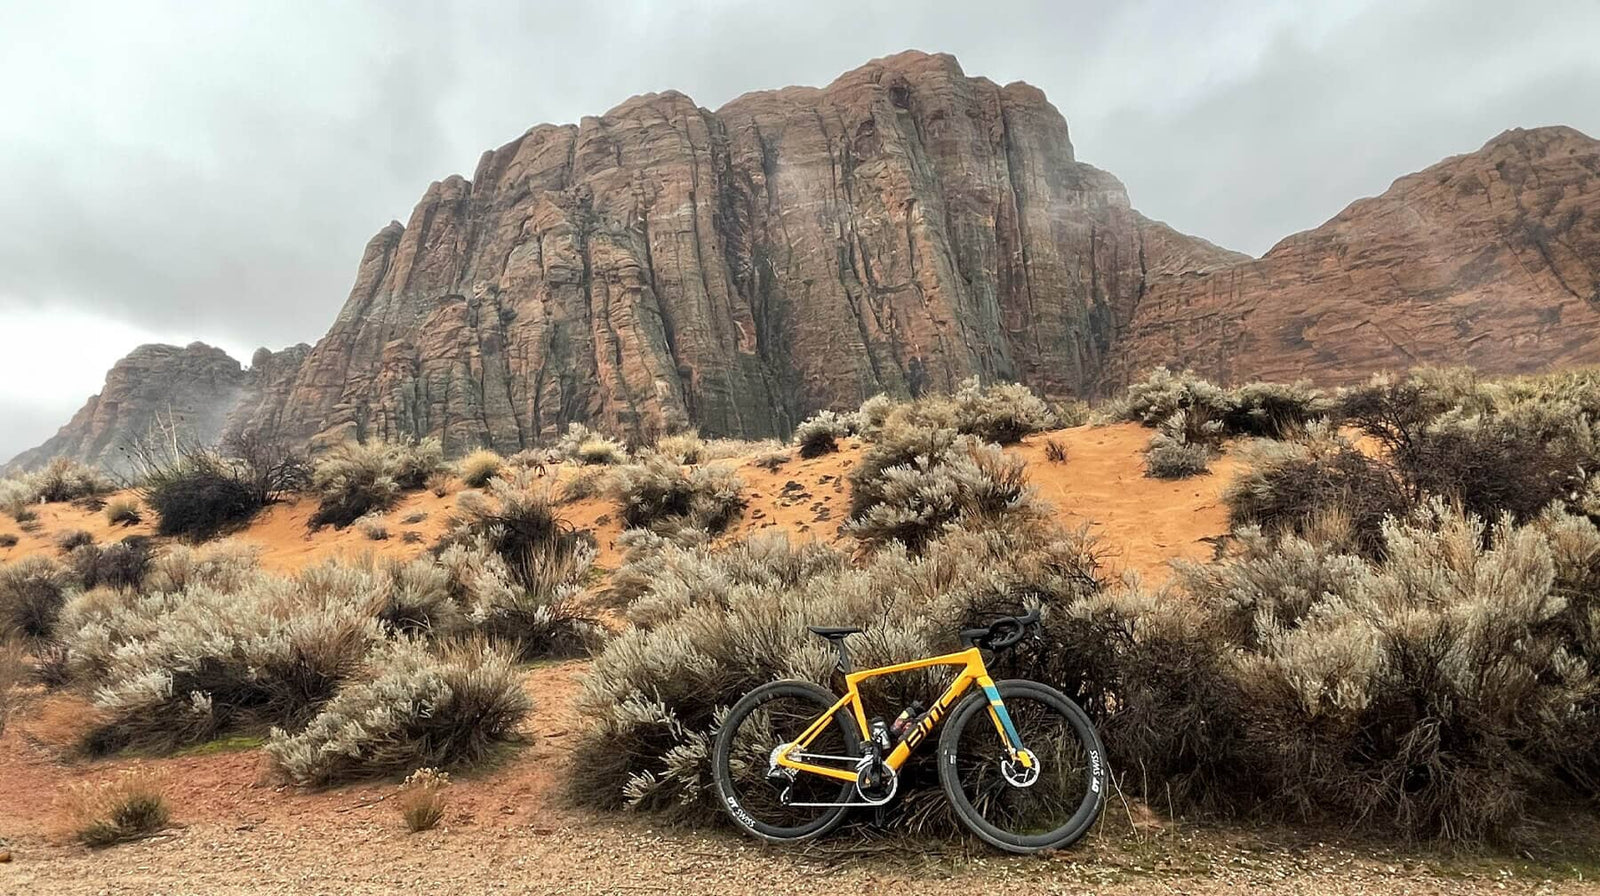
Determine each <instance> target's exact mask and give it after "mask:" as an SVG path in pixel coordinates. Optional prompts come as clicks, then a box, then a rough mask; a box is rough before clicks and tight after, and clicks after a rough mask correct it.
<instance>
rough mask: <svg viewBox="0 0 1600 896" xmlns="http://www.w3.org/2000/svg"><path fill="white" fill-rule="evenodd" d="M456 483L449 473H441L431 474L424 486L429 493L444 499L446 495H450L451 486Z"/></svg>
mask: <svg viewBox="0 0 1600 896" xmlns="http://www.w3.org/2000/svg"><path fill="white" fill-rule="evenodd" d="M454 482H455V480H454V479H452V478H451V476H450V474H449V473H442V472H441V473H432V474H429V476H428V479H427V481H426V482H425V483H424V485H425V486H426V488H427V489H428V491H430V492H432V493H433V496H434V497H435V498H443V497H444V496H445V495H448V494H450V486H451V485H452V484H453V483H454Z"/></svg>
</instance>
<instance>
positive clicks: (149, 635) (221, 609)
mask: <svg viewBox="0 0 1600 896" xmlns="http://www.w3.org/2000/svg"><path fill="white" fill-rule="evenodd" d="M338 585H345V586H348V587H343V588H341V587H336V586H338ZM370 588H371V583H370V580H366V579H363V578H362V577H359V576H348V577H345V578H343V579H336V578H334V577H332V576H330V575H328V574H327V573H326V572H325V571H324V570H320V569H318V568H315V567H313V568H312V569H310V570H307V571H305V572H302V573H301V574H300V575H298V576H296V577H294V578H280V577H274V576H266V575H259V574H258V575H251V576H247V577H245V578H244V579H243V580H242V581H240V582H238V583H237V587H236V588H234V589H232V590H226V591H225V590H220V589H218V588H215V587H212V586H211V585H209V584H208V583H205V582H202V581H198V580H196V581H194V582H191V583H189V584H187V585H186V586H185V587H184V588H183V589H182V590H181V591H177V592H147V593H142V594H115V593H111V592H106V591H103V590H102V591H95V592H88V593H86V594H85V595H83V598H82V599H81V600H80V601H76V602H75V603H74V605H73V606H70V607H69V608H68V610H67V611H66V612H65V613H64V614H63V616H64V621H70V623H71V624H70V625H63V626H62V629H63V631H62V635H61V638H62V642H63V644H64V645H65V647H66V649H67V655H68V664H69V666H70V667H71V668H72V669H73V670H74V673H75V677H76V678H77V679H78V682H79V683H80V684H81V685H83V686H84V687H85V688H86V689H87V690H89V691H90V692H92V693H93V695H94V704H95V709H96V713H95V716H96V719H95V725H94V726H93V728H92V729H91V730H90V731H89V732H88V734H87V735H86V737H85V740H84V744H83V746H84V747H85V749H87V750H88V751H89V752H91V753H94V754H106V753H112V752H116V751H119V750H123V749H134V750H148V751H155V752H165V751H169V750H172V749H175V748H178V747H182V746H186V745H190V744H196V743H203V742H205V741H208V740H212V739H214V738H216V737H218V736H220V735H223V734H227V733H234V732H241V731H243V732H250V731H264V730H265V729H266V728H267V727H269V726H272V725H279V726H297V725H299V724H302V723H304V721H305V720H306V719H308V718H310V716H311V715H312V714H313V713H315V711H316V709H317V708H318V707H319V706H320V705H321V704H322V703H323V702H325V701H326V700H328V699H330V698H331V697H332V696H333V694H334V693H335V691H336V690H337V689H338V686H339V685H340V683H342V682H343V681H344V680H345V679H347V678H349V677H350V676H351V675H353V674H354V673H355V672H356V671H357V670H358V669H359V667H360V666H361V663H362V660H363V659H364V658H365V656H366V655H367V653H368V652H369V651H370V650H371V649H372V648H373V646H374V645H376V644H377V643H380V642H381V641H382V640H383V637H384V636H383V632H382V630H381V628H380V627H379V625H378V622H377V620H376V619H375V618H374V617H373V615H372V613H371V609H370V608H371V602H372V592H371V590H370Z"/></svg>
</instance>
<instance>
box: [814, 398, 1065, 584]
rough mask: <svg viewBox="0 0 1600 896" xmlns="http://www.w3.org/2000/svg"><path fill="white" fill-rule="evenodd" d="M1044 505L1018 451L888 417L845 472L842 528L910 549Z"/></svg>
mask: <svg viewBox="0 0 1600 896" xmlns="http://www.w3.org/2000/svg"><path fill="white" fill-rule="evenodd" d="M1042 512H1043V510H1042V507H1041V506H1040V505H1039V504H1038V502H1037V500H1036V499H1035V498H1034V495H1033V490H1032V488H1031V487H1030V486H1029V485H1028V482H1027V467H1026V464H1025V463H1024V462H1023V461H1022V460H1021V459H1020V458H1016V457H1012V456H1010V455H1008V454H1006V453H1005V452H1004V451H1002V450H1001V449H1000V448H999V447H997V446H995V445H993V444H989V443H985V442H982V441H979V440H978V439H976V438H975V437H973V436H965V435H957V434H955V433H954V432H953V431H951V430H942V429H922V428H920V427H917V426H914V425H910V424H898V423H896V422H894V421H891V424H890V425H888V426H885V427H884V429H883V431H882V432H881V433H880V434H879V439H878V441H877V442H875V443H874V444H873V445H872V447H871V448H869V449H868V450H867V452H866V454H865V455H863V457H862V459H861V462H860V463H858V464H857V465H856V466H855V468H854V469H852V470H851V472H850V518H849V520H848V521H847V522H846V523H845V526H844V529H845V531H847V532H849V533H850V534H851V535H854V536H855V537H856V538H857V539H858V540H860V541H861V542H862V543H863V544H864V545H867V546H868V547H880V546H882V545H884V544H887V543H889V542H899V543H901V544H904V545H905V546H906V547H907V548H909V549H910V550H911V551H912V552H913V553H915V552H918V551H921V550H922V549H923V548H924V547H925V546H926V545H927V544H928V543H929V542H931V541H932V540H933V539H935V538H937V537H938V536H939V535H940V534H941V533H943V532H945V531H947V530H949V529H951V528H954V527H957V526H969V527H979V526H983V525H987V524H989V523H990V522H992V521H994V520H996V519H998V518H1000V517H1004V516H1036V515H1039V514H1040V513H1042Z"/></svg>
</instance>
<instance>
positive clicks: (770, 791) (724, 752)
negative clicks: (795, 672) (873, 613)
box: [711, 681, 861, 843]
mask: <svg viewBox="0 0 1600 896" xmlns="http://www.w3.org/2000/svg"><path fill="white" fill-rule="evenodd" d="M836 702H838V698H837V697H835V696H834V695H833V694H831V693H829V692H828V691H826V690H824V689H823V688H821V687H819V686H817V685H815V684H812V683H811V682H809V681H774V682H772V683H770V684H764V685H762V686H761V687H759V688H756V689H755V690H753V691H751V692H750V693H748V694H746V695H745V696H744V698H743V699H741V700H740V701H739V702H738V703H735V704H734V705H733V708H732V709H730V710H728V715H727V717H726V718H725V719H724V720H723V722H722V730H720V731H718V732H717V739H716V742H715V744H713V746H712V753H711V764H712V770H713V774H714V775H715V777H716V785H717V797H718V799H720V800H721V802H722V807H723V808H724V809H725V810H726V811H727V813H728V815H729V817H731V818H732V819H733V823H734V824H736V825H738V826H739V827H740V828H743V829H744V830H745V831H747V832H749V833H751V834H754V835H755V836H757V837H760V838H761V839H763V840H770V841H772V842H775V843H792V842H795V841H798V840H807V839H810V838H812V837H819V836H821V835H823V834H825V833H827V832H828V831H830V830H833V828H834V827H835V826H837V825H838V824H839V822H840V821H842V820H843V819H844V813H845V808H844V807H842V806H804V805H796V804H800V803H825V804H831V803H843V802H847V801H849V800H850V799H851V798H852V796H853V795H854V793H855V785H854V784H853V783H851V782H848V781H840V780H837V779H834V778H828V777H824V776H822V775H817V774H812V773H808V772H803V771H795V770H793V769H778V768H774V767H773V764H772V758H773V755H774V753H775V752H776V750H777V748H778V747H780V746H783V745H785V744H790V743H793V742H794V741H795V740H796V739H798V738H799V737H800V735H802V734H804V733H805V731H806V729H807V728H809V727H811V723H812V722H814V721H816V720H817V719H819V718H822V717H823V715H824V714H826V713H827V711H828V709H829V707H831V706H833V704H834V703H836ZM806 752H807V753H808V754H822V755H827V756H839V757H852V758H853V757H859V756H860V755H861V738H860V735H859V734H858V733H857V732H856V723H855V720H854V719H853V718H852V717H851V715H850V714H849V713H848V712H845V711H844V710H840V711H839V712H837V713H835V714H834V718H833V720H832V722H831V723H830V724H829V725H828V726H827V727H826V728H824V729H823V730H822V731H821V733H820V734H819V735H818V736H817V738H816V739H815V740H814V741H812V742H811V743H810V744H809V745H808V746H807V747H806ZM823 764H825V765H828V766H829V767H838V766H840V765H841V763H839V762H829V763H823ZM786 792H787V795H786Z"/></svg>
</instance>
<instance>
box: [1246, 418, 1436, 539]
mask: <svg viewBox="0 0 1600 896" xmlns="http://www.w3.org/2000/svg"><path fill="white" fill-rule="evenodd" d="M1314 432H1315V434H1314V435H1313V436H1312V437H1311V438H1309V439H1308V440H1306V441H1304V442H1261V443H1257V444H1256V445H1254V446H1251V447H1250V448H1249V449H1247V451H1246V462H1247V463H1248V464H1249V467H1248V469H1246V471H1245V472H1243V473H1241V474H1240V475H1239V477H1238V478H1237V479H1236V480H1235V481H1234V482H1233V483H1232V484H1231V485H1230V486H1229V487H1228V490H1227V491H1226V493H1225V494H1224V500H1225V501H1226V502H1227V504H1228V515H1229V521H1230V523H1231V524H1232V525H1233V526H1235V527H1237V526H1247V525H1256V526H1260V527H1261V528H1262V529H1263V530H1265V531H1266V532H1267V533H1269V534H1273V535H1277V534H1281V533H1285V532H1292V533H1299V534H1304V533H1305V531H1306V529H1307V527H1308V526H1311V525H1313V524H1314V523H1316V522H1317V521H1318V520H1319V519H1320V518H1322V517H1323V516H1325V515H1326V514H1329V513H1337V514H1339V515H1341V516H1344V517H1346V518H1347V519H1348V521H1349V526H1350V529H1351V534H1352V537H1353V538H1354V539H1355V542H1356V545H1357V546H1358V549H1359V550H1360V552H1361V553H1363V554H1365V555H1367V556H1376V555H1377V554H1378V553H1380V552H1381V551H1382V549H1383V544H1384V540H1383V522H1384V520H1385V519H1387V518H1389V517H1392V516H1403V515H1405V514H1406V513H1407V512H1408V511H1409V510H1410V509H1411V508H1412V507H1413V506H1414V500H1413V495H1412V493H1411V492H1410V491H1409V490H1408V488H1407V486H1406V484H1405V483H1404V482H1403V481H1402V480H1401V478H1400V477H1399V476H1398V475H1396V473H1395V472H1394V470H1393V469H1392V468H1391V467H1390V466H1389V465H1388V464H1387V463H1385V462H1384V461H1382V460H1380V459H1378V458H1374V457H1370V456H1368V455H1366V454H1364V453H1362V452H1361V451H1360V450H1358V449H1356V448H1355V447H1354V446H1353V445H1351V444H1350V443H1348V442H1346V441H1345V440H1343V439H1342V438H1340V437H1338V436H1337V435H1335V434H1332V433H1329V432H1327V431H1326V430H1321V429H1316V430H1315V431H1314Z"/></svg>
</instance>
